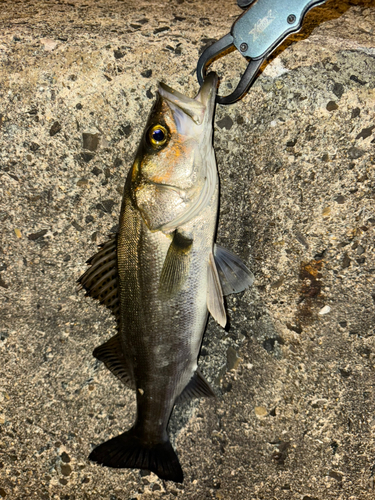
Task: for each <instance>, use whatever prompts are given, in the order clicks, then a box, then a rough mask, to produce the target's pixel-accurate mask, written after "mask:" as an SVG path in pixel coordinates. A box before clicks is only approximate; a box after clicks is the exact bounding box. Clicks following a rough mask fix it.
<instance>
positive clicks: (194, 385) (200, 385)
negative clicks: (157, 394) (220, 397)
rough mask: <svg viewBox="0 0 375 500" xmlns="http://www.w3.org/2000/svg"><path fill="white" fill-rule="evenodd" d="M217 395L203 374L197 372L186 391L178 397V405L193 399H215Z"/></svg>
mask: <svg viewBox="0 0 375 500" xmlns="http://www.w3.org/2000/svg"><path fill="white" fill-rule="evenodd" d="M214 397H215V393H214V391H213V390H212V388H211V386H210V384H209V383H208V382H207V380H206V379H205V378H204V376H203V375H202V373H201V372H200V371H199V370H197V371H196V372H195V373H194V375H193V377H192V378H191V379H190V382H189V383H188V385H187V386H186V387H185V389H184V390H183V391H182V392H181V394H180V395H179V396H178V398H177V400H176V403H181V402H182V401H189V400H190V399H192V398H214Z"/></svg>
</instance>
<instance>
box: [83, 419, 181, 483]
mask: <svg viewBox="0 0 375 500" xmlns="http://www.w3.org/2000/svg"><path fill="white" fill-rule="evenodd" d="M89 459H90V460H92V461H93V462H97V463H98V464H102V465H106V466H107V467H115V468H118V469H122V468H130V469H146V470H150V471H152V472H155V474H156V475H157V476H159V477H160V479H166V480H169V481H175V482H176V483H182V481H183V479H184V475H183V472H182V469H181V465H180V462H179V461H178V458H177V455H176V453H175V451H174V450H173V448H172V445H171V443H170V441H169V440H168V441H166V442H161V443H158V444H156V445H148V444H146V443H144V442H143V441H142V440H141V439H140V438H138V437H137V436H136V434H135V432H134V431H133V429H130V430H129V431H127V432H124V433H123V434H120V435H119V436H116V437H114V438H112V439H110V440H109V441H106V442H105V443H102V444H101V445H99V446H97V447H96V448H94V449H93V451H92V452H91V453H90V456H89Z"/></svg>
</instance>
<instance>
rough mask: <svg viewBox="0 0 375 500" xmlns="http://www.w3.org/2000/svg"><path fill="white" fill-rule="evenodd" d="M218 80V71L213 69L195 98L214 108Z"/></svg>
mask: <svg viewBox="0 0 375 500" xmlns="http://www.w3.org/2000/svg"><path fill="white" fill-rule="evenodd" d="M218 82H219V77H218V76H217V74H216V73H214V72H213V71H211V72H210V73H209V74H208V75H207V76H206V78H205V79H204V82H203V84H202V86H201V88H200V90H199V92H198V94H197V96H196V97H195V100H197V101H199V102H201V103H202V104H203V105H204V106H206V107H209V108H211V107H212V108H214V103H215V99H216V91H217V86H218Z"/></svg>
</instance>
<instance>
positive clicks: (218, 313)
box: [207, 253, 227, 328]
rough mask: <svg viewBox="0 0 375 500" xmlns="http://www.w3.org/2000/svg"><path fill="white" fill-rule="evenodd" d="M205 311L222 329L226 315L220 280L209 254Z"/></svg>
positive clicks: (211, 256) (212, 257) (212, 258)
mask: <svg viewBox="0 0 375 500" xmlns="http://www.w3.org/2000/svg"><path fill="white" fill-rule="evenodd" d="M207 309H208V310H209V312H210V314H212V316H213V318H214V319H215V320H216V321H217V322H218V323H219V325H221V326H222V327H223V328H224V327H225V325H226V323H227V315H226V312H225V306H224V297H223V291H222V288H221V283H220V278H219V275H218V272H217V269H216V264H215V260H214V256H213V255H212V253H210V257H209V263H208V287H207Z"/></svg>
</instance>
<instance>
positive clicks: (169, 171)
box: [132, 73, 217, 232]
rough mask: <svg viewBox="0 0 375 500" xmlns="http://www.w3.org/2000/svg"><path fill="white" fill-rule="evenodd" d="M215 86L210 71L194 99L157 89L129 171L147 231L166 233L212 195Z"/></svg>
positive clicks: (162, 85)
mask: <svg viewBox="0 0 375 500" xmlns="http://www.w3.org/2000/svg"><path fill="white" fill-rule="evenodd" d="M216 88H217V76H216V75H215V74H214V73H210V74H209V75H208V76H207V78H206V80H205V82H204V83H203V85H202V87H201V89H200V91H199V93H198V95H197V96H196V97H195V98H194V99H192V98H189V97H186V96H184V95H183V94H181V93H180V92H177V91H175V90H173V89H171V88H170V87H168V86H167V85H165V84H163V83H161V84H160V85H159V90H158V97H157V100H156V102H155V104H154V107H153V108H152V110H151V113H150V116H149V119H148V122H147V125H146V129H145V132H144V135H143V139H142V142H141V145H140V148H139V150H138V152H137V155H136V160H135V162H134V165H133V170H132V189H133V194H134V199H135V202H136V204H137V207H138V209H139V210H140V212H141V214H142V217H143V219H144V221H145V223H146V224H147V226H148V228H149V229H150V230H162V231H164V232H171V231H174V230H175V229H176V228H177V227H179V226H182V225H184V224H186V223H187V222H189V221H190V220H191V219H193V218H194V217H196V216H197V215H198V214H199V213H200V212H201V210H202V209H203V208H204V207H205V206H206V205H207V204H208V203H209V201H210V199H211V197H212V194H213V193H214V191H215V187H216V183H217V173H216V163H215V156H214V151H213V148H212V119H213V114H214V107H215V96H216Z"/></svg>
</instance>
